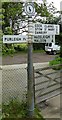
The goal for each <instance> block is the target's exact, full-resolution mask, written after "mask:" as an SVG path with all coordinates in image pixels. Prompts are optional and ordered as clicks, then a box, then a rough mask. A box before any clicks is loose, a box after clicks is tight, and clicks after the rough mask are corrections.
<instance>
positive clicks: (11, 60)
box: [0, 53, 56, 65]
mask: <svg viewBox="0 0 62 120" xmlns="http://www.w3.org/2000/svg"><path fill="white" fill-rule="evenodd" d="M55 56H56V55H48V54H46V53H33V63H43V62H49V61H51V60H53V59H54V58H55ZM23 63H27V54H25V53H23V54H22V53H19V54H14V55H13V56H3V57H2V65H11V64H23ZM0 64H1V58H0Z"/></svg>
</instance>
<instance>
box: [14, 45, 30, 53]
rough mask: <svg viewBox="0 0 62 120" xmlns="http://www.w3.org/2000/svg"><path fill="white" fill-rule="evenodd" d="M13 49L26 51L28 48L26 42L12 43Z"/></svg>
mask: <svg viewBox="0 0 62 120" xmlns="http://www.w3.org/2000/svg"><path fill="white" fill-rule="evenodd" d="M14 49H15V50H16V51H21V52H22V51H23V52H26V51H27V49H28V46H27V44H14Z"/></svg>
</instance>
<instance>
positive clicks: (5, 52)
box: [2, 45, 15, 55]
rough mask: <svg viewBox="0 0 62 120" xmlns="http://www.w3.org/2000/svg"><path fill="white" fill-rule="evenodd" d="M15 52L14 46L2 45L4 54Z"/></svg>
mask: <svg viewBox="0 0 62 120" xmlns="http://www.w3.org/2000/svg"><path fill="white" fill-rule="evenodd" d="M13 53H15V49H14V47H13V46H9V47H7V46H6V45H3V47H2V54H3V55H12V54H13Z"/></svg>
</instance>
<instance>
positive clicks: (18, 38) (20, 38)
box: [3, 35, 28, 44]
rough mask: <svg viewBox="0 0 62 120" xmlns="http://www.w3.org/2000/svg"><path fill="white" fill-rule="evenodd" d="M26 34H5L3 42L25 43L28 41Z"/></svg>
mask: <svg viewBox="0 0 62 120" xmlns="http://www.w3.org/2000/svg"><path fill="white" fill-rule="evenodd" d="M27 39H28V38H27V36H26V35H3V43H8V44H10V43H25V42H27Z"/></svg>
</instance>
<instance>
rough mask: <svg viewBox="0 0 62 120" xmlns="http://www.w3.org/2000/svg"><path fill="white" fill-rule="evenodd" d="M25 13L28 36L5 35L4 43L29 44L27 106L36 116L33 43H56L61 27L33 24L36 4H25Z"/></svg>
mask: <svg viewBox="0 0 62 120" xmlns="http://www.w3.org/2000/svg"><path fill="white" fill-rule="evenodd" d="M25 13H26V15H28V36H27V35H3V43H8V44H9V43H24V42H26V43H27V42H28V61H27V78H28V80H27V104H28V115H29V117H33V114H34V78H33V77H34V76H33V74H34V71H33V58H32V50H33V45H32V44H33V43H49V42H52V41H53V42H55V35H59V25H54V24H42V23H32V21H31V18H32V16H33V15H34V14H35V8H34V3H32V2H29V3H26V4H25Z"/></svg>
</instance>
